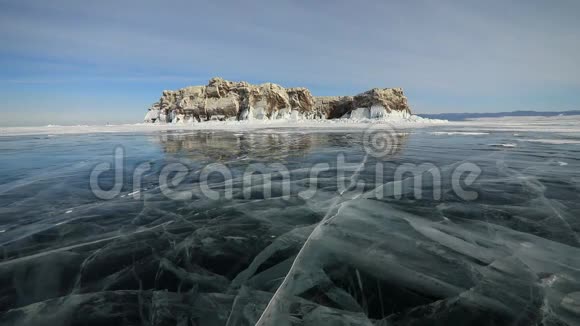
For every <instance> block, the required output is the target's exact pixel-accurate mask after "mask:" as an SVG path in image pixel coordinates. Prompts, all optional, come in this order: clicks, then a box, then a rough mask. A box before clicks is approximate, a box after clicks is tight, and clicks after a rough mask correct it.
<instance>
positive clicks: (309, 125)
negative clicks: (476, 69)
mask: <svg viewBox="0 0 580 326" xmlns="http://www.w3.org/2000/svg"><path fill="white" fill-rule="evenodd" d="M403 117H404V115H402V114H397V115H395V114H391V113H389V114H386V115H385V116H383V118H381V119H368V118H362V119H312V118H306V117H304V116H302V115H301V114H300V113H299V112H298V111H297V110H292V112H291V113H290V117H289V118H288V119H274V120H257V119H249V120H242V121H204V122H196V123H179V124H172V123H137V124H123V125H107V126H105V125H100V126H86V127H81V126H58V127H55V126H53V127H4V128H0V136H23V135H39V134H40V135H46V134H59V135H62V134H90V133H124V132H151V131H166V130H179V131H194V130H195V131H197V130H224V131H237V132H239V131H251V130H260V129H265V128H291V129H304V130H305V131H308V132H316V131H325V130H326V131H328V130H330V129H332V130H344V129H349V130H351V129H354V130H356V129H362V130H364V129H366V128H368V127H369V126H370V125H371V124H376V123H379V124H380V123H388V124H390V125H391V126H393V127H400V128H418V127H429V126H433V125H441V124H444V123H448V121H447V120H437V119H427V118H422V117H419V116H415V115H410V116H408V117H406V118H403ZM165 118H166V117H165ZM160 120H163V118H162V117H160ZM162 122H163V121H162Z"/></svg>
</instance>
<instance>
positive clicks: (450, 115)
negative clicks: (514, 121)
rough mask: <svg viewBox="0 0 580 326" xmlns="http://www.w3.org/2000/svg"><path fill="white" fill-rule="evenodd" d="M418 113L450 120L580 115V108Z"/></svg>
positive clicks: (422, 115) (424, 116) (427, 116)
mask: <svg viewBox="0 0 580 326" xmlns="http://www.w3.org/2000/svg"><path fill="white" fill-rule="evenodd" d="M416 115H418V116H420V117H423V118H428V119H442V120H449V121H465V120H468V119H478V118H503V117H557V116H569V115H580V110H571V111H553V112H551V111H511V112H495V113H493V112H491V113H467V112H464V113H435V114H432V113H426V114H422V113H416Z"/></svg>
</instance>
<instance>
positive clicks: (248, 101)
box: [145, 77, 411, 123]
mask: <svg viewBox="0 0 580 326" xmlns="http://www.w3.org/2000/svg"><path fill="white" fill-rule="evenodd" d="M391 117H392V118H397V119H407V118H409V117H411V109H410V107H409V105H408V103H407V98H406V97H405V95H404V93H403V89H401V88H373V89H371V90H369V91H366V92H364V93H361V94H358V95H355V96H312V94H311V93H310V91H309V90H308V89H307V88H304V87H293V88H284V87H282V86H280V85H277V84H273V83H264V84H261V85H252V84H249V83H247V82H244V81H241V82H232V81H227V80H224V79H222V78H219V77H216V78H212V79H211V80H210V81H209V83H208V84H207V85H206V86H189V87H185V88H182V89H179V90H176V91H170V90H166V91H163V95H162V96H161V98H160V99H159V101H158V102H156V103H154V104H153V105H152V106H151V108H150V109H149V111H148V112H147V114H146V116H145V122H149V123H155V122H173V123H180V122H190V123H193V122H201V121H209V120H254V119H257V120H276V119H336V118H353V119H364V118H367V119H374V118H391Z"/></svg>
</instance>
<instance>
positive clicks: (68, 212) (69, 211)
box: [64, 209, 72, 214]
mask: <svg viewBox="0 0 580 326" xmlns="http://www.w3.org/2000/svg"><path fill="white" fill-rule="evenodd" d="M64 213H65V214H70V213H72V209H69V210H68V211H66V212H64Z"/></svg>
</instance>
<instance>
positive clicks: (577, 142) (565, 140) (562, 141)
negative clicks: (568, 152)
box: [522, 139, 580, 145]
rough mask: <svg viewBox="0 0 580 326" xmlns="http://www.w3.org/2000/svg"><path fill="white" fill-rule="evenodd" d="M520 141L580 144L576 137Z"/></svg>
mask: <svg viewBox="0 0 580 326" xmlns="http://www.w3.org/2000/svg"><path fill="white" fill-rule="evenodd" d="M522 141H527V142H533V143H544V144H551V145H565V144H580V140H576V139H522Z"/></svg>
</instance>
